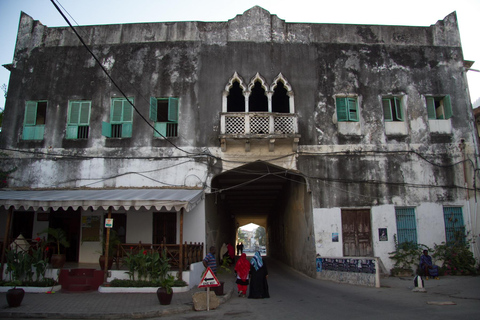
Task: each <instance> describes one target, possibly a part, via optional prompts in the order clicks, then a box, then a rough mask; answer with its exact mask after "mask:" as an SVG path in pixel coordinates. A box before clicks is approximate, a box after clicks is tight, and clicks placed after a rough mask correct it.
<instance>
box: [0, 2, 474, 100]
mask: <svg viewBox="0 0 480 320" xmlns="http://www.w3.org/2000/svg"><path fill="white" fill-rule="evenodd" d="M56 1H58V2H59V3H60V4H61V5H62V6H63V7H64V8H65V10H66V11H67V12H68V14H70V15H71V17H73V19H74V20H73V19H72V18H70V20H71V22H72V24H74V25H76V24H78V25H96V24H112V23H134V22H163V21H228V20H230V19H233V18H234V17H235V16H236V15H237V14H242V13H243V12H245V11H246V10H248V9H250V8H251V7H253V6H255V5H259V6H261V7H262V8H264V9H266V10H268V11H269V12H270V13H271V14H275V15H277V16H278V17H279V18H280V19H282V20H285V21H286V22H313V23H342V24H381V25H408V26H430V25H432V24H435V23H436V22H437V21H438V20H441V19H443V18H444V17H445V16H447V15H448V14H450V13H451V12H453V11H456V13H457V18H458V24H459V29H460V36H461V41H462V46H463V54H464V59H465V60H473V61H477V62H476V63H475V64H474V65H473V67H472V68H473V69H477V70H480V32H479V30H480V27H479V25H480V0H455V1H453V0H448V1H446V0H403V1H395V2H394V1H388V0H361V1H360V0H337V1H332V0H328V1H322V0H294V1H292V0H289V1H284V0H256V1H251V0H242V1H225V0H221V1H220V0H211V1H210V0H202V1H198V0H173V1H172V0H169V1H166V0H56ZM21 11H23V12H25V13H27V14H28V15H30V16H31V17H32V18H33V19H35V20H40V22H41V23H43V24H44V25H46V26H48V27H56V26H66V25H67V23H66V22H65V20H63V18H62V17H61V16H60V14H59V13H58V11H57V10H56V9H55V7H54V6H53V4H52V3H51V1H50V0H0V48H1V49H0V64H1V65H3V64H8V63H11V62H12V59H13V51H14V48H15V41H16V34H17V30H18V22H19V18H20V12H21ZM467 77H468V81H469V88H470V96H471V99H472V103H473V102H474V101H475V100H477V99H479V98H480V72H473V71H469V72H468V74H467ZM8 79H9V71H7V70H6V69H5V68H3V67H0V86H2V85H3V84H5V85H8ZM4 105H5V99H3V95H2V96H0V109H3V107H4Z"/></svg>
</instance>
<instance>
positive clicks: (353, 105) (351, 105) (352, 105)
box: [347, 98, 359, 121]
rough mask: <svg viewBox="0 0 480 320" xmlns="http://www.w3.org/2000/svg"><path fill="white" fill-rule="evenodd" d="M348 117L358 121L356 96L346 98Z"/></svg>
mask: <svg viewBox="0 0 480 320" xmlns="http://www.w3.org/2000/svg"><path fill="white" fill-rule="evenodd" d="M347 102H348V119H349V120H350V121H358V120H359V117H358V105H357V99H356V98H348V99H347Z"/></svg>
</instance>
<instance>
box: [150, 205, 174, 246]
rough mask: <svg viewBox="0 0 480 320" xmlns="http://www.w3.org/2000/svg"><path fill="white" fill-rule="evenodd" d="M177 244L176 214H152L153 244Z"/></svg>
mask: <svg viewBox="0 0 480 320" xmlns="http://www.w3.org/2000/svg"><path fill="white" fill-rule="evenodd" d="M164 241H165V244H175V243H177V213H176V212H154V213H153V243H154V244H160V243H163V242H164Z"/></svg>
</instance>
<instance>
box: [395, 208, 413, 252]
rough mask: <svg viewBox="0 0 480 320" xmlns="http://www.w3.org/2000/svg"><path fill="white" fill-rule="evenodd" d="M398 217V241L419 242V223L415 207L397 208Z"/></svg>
mask: <svg viewBox="0 0 480 320" xmlns="http://www.w3.org/2000/svg"><path fill="white" fill-rule="evenodd" d="M395 216H396V219H397V241H398V244H401V243H404V242H413V243H417V223H416V220H415V209H414V208H395Z"/></svg>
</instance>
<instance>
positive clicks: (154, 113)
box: [150, 97, 157, 122]
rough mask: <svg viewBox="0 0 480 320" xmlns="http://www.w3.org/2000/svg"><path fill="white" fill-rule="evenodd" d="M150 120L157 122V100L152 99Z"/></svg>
mask: <svg viewBox="0 0 480 320" xmlns="http://www.w3.org/2000/svg"><path fill="white" fill-rule="evenodd" d="M150 120H152V121H155V122H157V98H154V97H150Z"/></svg>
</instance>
